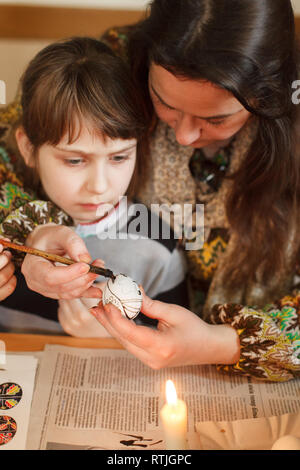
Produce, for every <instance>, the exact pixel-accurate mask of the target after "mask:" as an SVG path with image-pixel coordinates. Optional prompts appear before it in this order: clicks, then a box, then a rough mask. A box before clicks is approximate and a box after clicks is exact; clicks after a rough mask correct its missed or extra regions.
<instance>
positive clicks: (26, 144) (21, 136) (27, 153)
mask: <svg viewBox="0 0 300 470" xmlns="http://www.w3.org/2000/svg"><path fill="white" fill-rule="evenodd" d="M15 137H16V141H17V145H18V149H19V152H20V154H21V155H22V157H23V159H24V162H25V163H26V165H27V166H29V167H30V168H34V167H35V162H34V157H33V146H32V144H31V142H30V140H29V139H28V137H27V134H26V133H25V131H24V128H23V127H21V126H20V127H18V128H17V130H16V133H15Z"/></svg>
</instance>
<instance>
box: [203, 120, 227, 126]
mask: <svg viewBox="0 0 300 470" xmlns="http://www.w3.org/2000/svg"><path fill="white" fill-rule="evenodd" d="M207 122H208V124H211V125H212V126H221V124H224V122H225V119H220V120H219V121H207Z"/></svg>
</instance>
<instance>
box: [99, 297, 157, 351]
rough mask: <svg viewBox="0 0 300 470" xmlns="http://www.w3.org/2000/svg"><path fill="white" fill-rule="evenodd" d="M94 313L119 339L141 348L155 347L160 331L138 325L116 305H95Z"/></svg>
mask: <svg viewBox="0 0 300 470" xmlns="http://www.w3.org/2000/svg"><path fill="white" fill-rule="evenodd" d="M92 311H93V314H94V315H95V316H96V318H97V319H98V320H99V321H100V323H101V324H102V325H103V326H104V327H105V328H106V329H107V330H108V331H109V332H110V333H111V334H113V336H115V338H116V339H118V340H119V341H120V342H123V341H126V342H127V344H133V345H135V346H137V347H139V348H141V349H148V348H149V347H155V345H156V344H157V341H158V339H159V338H158V336H159V335H160V333H159V332H158V331H156V330H153V329H152V328H148V327H146V326H141V325H136V324H135V323H134V322H133V321H132V320H128V319H127V318H125V317H124V316H123V315H122V314H121V312H120V310H119V309H117V307H115V306H114V305H111V304H109V305H106V306H104V307H101V306H100V308H99V307H98V308H97V307H94V308H93V309H92Z"/></svg>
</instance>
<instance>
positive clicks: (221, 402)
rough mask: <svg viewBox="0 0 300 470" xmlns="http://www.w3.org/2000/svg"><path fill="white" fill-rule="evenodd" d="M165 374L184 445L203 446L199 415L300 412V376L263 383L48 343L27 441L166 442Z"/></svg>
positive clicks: (51, 444)
mask: <svg viewBox="0 0 300 470" xmlns="http://www.w3.org/2000/svg"><path fill="white" fill-rule="evenodd" d="M167 379H172V380H173V382H174V383H175V386H176V390H177V393H178V397H179V398H181V399H182V400H184V401H185V402H186V404H187V407H188V443H189V449H201V448H202V447H201V446H202V444H201V438H200V437H201V436H200V435H199V427H198V425H199V422H206V421H210V422H211V421H214V422H216V421H226V422H227V421H235V420H247V419H256V418H264V417H266V418H267V417H271V416H280V415H284V414H287V413H300V380H294V381H290V382H285V383H264V382H260V381H256V380H254V379H252V378H251V377H240V376H232V375H231V376H230V375H225V374H223V373H221V372H218V371H217V369H216V368H215V367H214V366H196V365H195V366H185V367H176V368H166V369H163V370H152V369H150V368H149V367H147V366H145V365H143V364H142V363H141V362H140V361H138V360H137V359H136V358H135V357H133V356H132V355H130V354H129V353H128V352H127V351H124V350H112V349H81V348H70V347H66V346H56V345H46V347H45V351H44V354H43V358H42V360H41V364H40V368H39V376H38V380H37V384H36V389H35V393H34V397H33V405H32V412H31V418H30V426H29V433H28V438H27V449H49V450H50V449H115V450H118V449H130V450H132V449H139V450H142V449H145V450H146V449H153V450H154V449H165V444H164V441H163V439H164V437H163V430H162V427H161V422H160V410H161V408H162V406H163V404H164V403H165V383H166V380H167Z"/></svg>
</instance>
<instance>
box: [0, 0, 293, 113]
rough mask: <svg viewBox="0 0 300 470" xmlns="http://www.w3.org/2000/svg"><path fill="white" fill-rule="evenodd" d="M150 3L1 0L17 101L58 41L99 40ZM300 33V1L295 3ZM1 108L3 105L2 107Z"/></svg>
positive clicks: (0, 50)
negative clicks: (29, 72)
mask: <svg viewBox="0 0 300 470" xmlns="http://www.w3.org/2000/svg"><path fill="white" fill-rule="evenodd" d="M148 2H149V0H18V1H13V0H0V80H3V81H4V82H5V84H6V102H7V103H9V102H10V101H11V100H13V98H14V96H15V94H16V91H17V87H18V82H19V78H20V76H21V74H22V72H23V70H24V68H25V67H26V65H27V63H28V62H29V60H30V59H31V58H32V57H33V56H34V55H35V54H36V53H37V52H38V51H39V50H40V49H41V48H42V47H44V46H45V45H47V44H49V43H50V42H52V41H53V40H55V39H59V38H64V37H69V36H72V35H76V34H79V35H84V34H86V35H89V36H94V37H99V36H100V35H101V33H102V32H103V31H105V30H106V29H107V28H108V27H110V26H114V25H125V24H130V23H134V22H136V21H138V20H139V19H141V18H143V17H144V16H145V14H146V6H147V4H148ZM292 4H293V7H294V11H295V14H296V26H297V30H298V31H299V33H300V0H292ZM0 106H1V105H0Z"/></svg>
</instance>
